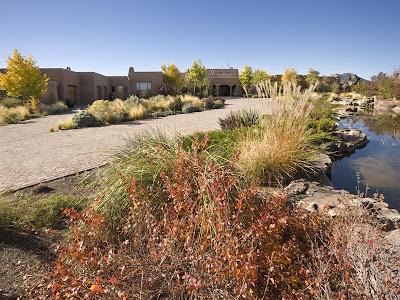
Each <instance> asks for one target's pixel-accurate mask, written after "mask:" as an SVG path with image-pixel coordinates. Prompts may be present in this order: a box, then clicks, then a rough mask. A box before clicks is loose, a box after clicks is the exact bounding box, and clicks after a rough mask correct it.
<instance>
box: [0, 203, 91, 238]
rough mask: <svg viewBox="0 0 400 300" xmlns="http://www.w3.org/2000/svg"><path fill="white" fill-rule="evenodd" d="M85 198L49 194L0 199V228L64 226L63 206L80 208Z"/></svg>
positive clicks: (58, 227) (18, 228)
mask: <svg viewBox="0 0 400 300" xmlns="http://www.w3.org/2000/svg"><path fill="white" fill-rule="evenodd" d="M86 202H87V199H86V198H81V197H77V196H64V195H51V196H48V197H45V198H41V199H39V200H32V199H22V200H20V201H17V202H15V201H0V229H14V230H24V229H42V228H53V229H60V228H62V227H64V226H65V214H64V213H63V211H64V209H65V208H74V209H76V210H81V209H82V208H83V207H84V206H85V205H86Z"/></svg>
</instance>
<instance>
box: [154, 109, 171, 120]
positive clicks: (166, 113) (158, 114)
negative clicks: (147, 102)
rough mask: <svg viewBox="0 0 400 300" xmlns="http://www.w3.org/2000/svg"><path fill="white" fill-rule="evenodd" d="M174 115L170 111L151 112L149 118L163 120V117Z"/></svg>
mask: <svg viewBox="0 0 400 300" xmlns="http://www.w3.org/2000/svg"><path fill="white" fill-rule="evenodd" d="M172 115H174V112H173V111H170V110H164V111H162V110H159V111H154V112H151V113H150V114H149V116H150V117H151V118H162V117H167V116H172Z"/></svg>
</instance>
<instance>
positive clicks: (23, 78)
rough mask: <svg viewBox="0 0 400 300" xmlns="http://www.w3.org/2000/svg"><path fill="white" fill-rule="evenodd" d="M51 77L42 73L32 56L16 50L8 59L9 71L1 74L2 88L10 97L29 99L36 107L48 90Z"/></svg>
mask: <svg viewBox="0 0 400 300" xmlns="http://www.w3.org/2000/svg"><path fill="white" fill-rule="evenodd" d="M48 82H49V78H48V77H47V75H46V74H42V73H41V72H40V70H39V68H38V66H37V65H36V62H35V61H34V59H33V58H32V57H31V56H28V57H27V58H25V57H23V56H22V55H21V54H20V53H19V52H18V51H17V50H14V53H13V55H12V57H9V58H8V60H7V71H6V72H5V73H4V74H0V90H3V91H5V92H6V94H7V95H8V96H10V97H15V98H20V99H22V100H24V101H29V103H30V105H31V108H32V109H35V108H36V107H37V105H38V104H39V101H40V99H41V98H42V97H43V96H44V94H45V93H46V91H47V86H48Z"/></svg>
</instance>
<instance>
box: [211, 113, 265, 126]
mask: <svg viewBox="0 0 400 300" xmlns="http://www.w3.org/2000/svg"><path fill="white" fill-rule="evenodd" d="M218 123H219V125H220V126H221V128H222V129H235V128H240V127H250V126H254V125H257V124H259V123H260V113H259V112H258V111H254V110H241V111H235V112H230V113H229V115H227V116H226V117H224V118H220V119H219V121H218Z"/></svg>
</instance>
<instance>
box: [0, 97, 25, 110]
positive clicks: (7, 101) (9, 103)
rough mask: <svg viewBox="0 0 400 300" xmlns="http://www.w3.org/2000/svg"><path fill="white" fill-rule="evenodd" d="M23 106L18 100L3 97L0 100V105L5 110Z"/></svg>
mask: <svg viewBox="0 0 400 300" xmlns="http://www.w3.org/2000/svg"><path fill="white" fill-rule="evenodd" d="M23 104H24V102H23V101H22V100H21V99H18V98H11V97H5V98H3V99H1V98H0V105H2V106H4V107H6V108H11V107H16V106H22V105H23Z"/></svg>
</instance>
